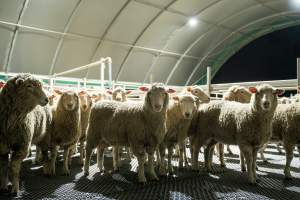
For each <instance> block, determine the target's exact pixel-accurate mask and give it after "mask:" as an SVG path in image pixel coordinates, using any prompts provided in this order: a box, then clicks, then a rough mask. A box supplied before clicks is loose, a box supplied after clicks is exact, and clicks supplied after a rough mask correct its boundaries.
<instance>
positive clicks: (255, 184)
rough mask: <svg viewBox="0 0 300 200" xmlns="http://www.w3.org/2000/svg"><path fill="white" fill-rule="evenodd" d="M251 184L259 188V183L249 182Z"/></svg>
mask: <svg viewBox="0 0 300 200" xmlns="http://www.w3.org/2000/svg"><path fill="white" fill-rule="evenodd" d="M249 184H250V185H252V186H257V182H249Z"/></svg>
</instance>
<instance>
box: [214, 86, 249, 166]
mask: <svg viewBox="0 0 300 200" xmlns="http://www.w3.org/2000/svg"><path fill="white" fill-rule="evenodd" d="M250 98H251V93H250V92H249V91H248V90H247V88H245V87H243V86H239V85H234V86H231V87H230V88H229V89H228V90H227V91H226V92H225V93H224V95H223V100H226V101H236V102H240V103H249V102H250ZM226 146H227V151H228V153H229V154H231V155H233V153H232V151H231V149H230V146H229V145H226ZM222 148H224V147H223V145H222V144H220V145H219V149H221V152H224V150H223V149H222ZM220 157H221V159H222V158H223V157H224V156H223V155H221V156H220ZM221 163H223V164H222V165H223V166H225V162H224V161H222V162H221Z"/></svg>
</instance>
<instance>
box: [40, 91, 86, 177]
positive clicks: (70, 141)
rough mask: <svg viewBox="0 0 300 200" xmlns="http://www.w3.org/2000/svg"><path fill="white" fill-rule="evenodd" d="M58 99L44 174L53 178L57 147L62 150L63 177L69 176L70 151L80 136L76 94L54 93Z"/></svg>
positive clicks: (70, 92) (68, 92) (77, 97)
mask: <svg viewBox="0 0 300 200" xmlns="http://www.w3.org/2000/svg"><path fill="white" fill-rule="evenodd" d="M55 92H56V93H58V94H60V95H61V96H60V98H59V100H58V102H57V105H56V107H55V108H54V111H53V123H54V125H53V131H52V132H51V141H50V147H51V149H50V151H51V160H50V163H47V165H46V167H45V168H47V170H45V172H44V173H45V174H46V175H49V176H54V175H55V174H56V173H55V162H56V157H57V150H58V146H60V147H62V148H63V149H64V163H63V173H64V175H67V176H68V175H70V169H69V165H70V162H71V154H70V151H71V149H72V148H73V147H74V146H75V145H76V143H77V141H78V139H79V136H80V130H81V129H80V127H81V123H80V105H79V104H80V103H79V96H78V94H77V93H76V92H72V91H66V92H61V91H59V90H56V91H55Z"/></svg>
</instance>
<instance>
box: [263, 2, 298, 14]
mask: <svg viewBox="0 0 300 200" xmlns="http://www.w3.org/2000/svg"><path fill="white" fill-rule="evenodd" d="M266 5H267V6H269V7H271V8H273V9H276V10H277V11H278V12H283V11H287V10H293V11H298V12H299V11H300V5H298V3H296V1H295V0H292V1H287V0H277V1H269V2H267V3H266Z"/></svg>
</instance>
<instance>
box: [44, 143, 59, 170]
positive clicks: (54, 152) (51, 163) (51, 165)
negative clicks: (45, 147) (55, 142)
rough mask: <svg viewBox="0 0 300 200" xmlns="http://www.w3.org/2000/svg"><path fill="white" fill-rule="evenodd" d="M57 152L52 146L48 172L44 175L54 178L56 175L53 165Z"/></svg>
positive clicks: (55, 147)
mask: <svg viewBox="0 0 300 200" xmlns="http://www.w3.org/2000/svg"><path fill="white" fill-rule="evenodd" d="M57 151H58V147H57V146H54V147H52V148H51V159H50V166H49V169H48V172H47V173H46V175H49V176H55V174H56V172H55V163H56V158H57Z"/></svg>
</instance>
